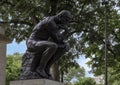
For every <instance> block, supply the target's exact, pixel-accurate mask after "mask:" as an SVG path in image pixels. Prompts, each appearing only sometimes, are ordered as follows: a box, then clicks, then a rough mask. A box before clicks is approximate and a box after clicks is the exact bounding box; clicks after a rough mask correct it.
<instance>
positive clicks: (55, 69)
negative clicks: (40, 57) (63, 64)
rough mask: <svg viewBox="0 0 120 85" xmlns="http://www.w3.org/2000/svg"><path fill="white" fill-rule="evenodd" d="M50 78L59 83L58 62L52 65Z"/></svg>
mask: <svg viewBox="0 0 120 85" xmlns="http://www.w3.org/2000/svg"><path fill="white" fill-rule="evenodd" d="M52 77H53V79H54V80H55V81H60V74H59V64H58V62H56V63H55V64H53V65H52Z"/></svg>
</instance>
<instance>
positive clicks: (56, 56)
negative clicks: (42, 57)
mask: <svg viewBox="0 0 120 85" xmlns="http://www.w3.org/2000/svg"><path fill="white" fill-rule="evenodd" d="M65 52H66V50H65V49H63V48H60V47H58V49H57V51H56V52H55V54H54V55H53V56H52V58H51V59H50V60H49V61H48V63H47V65H46V69H45V71H46V73H47V74H48V75H49V78H50V79H52V77H51V75H50V67H51V65H52V64H54V63H55V62H56V61H58V60H59V59H60V58H61V57H62V56H63V55H64V54H65Z"/></svg>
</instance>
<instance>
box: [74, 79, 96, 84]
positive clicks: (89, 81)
mask: <svg viewBox="0 0 120 85" xmlns="http://www.w3.org/2000/svg"><path fill="white" fill-rule="evenodd" d="M74 85H97V84H96V82H95V81H94V80H93V79H92V78H86V77H84V78H79V80H78V81H76V82H75V83H74Z"/></svg>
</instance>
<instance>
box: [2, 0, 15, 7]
mask: <svg viewBox="0 0 120 85" xmlns="http://www.w3.org/2000/svg"><path fill="white" fill-rule="evenodd" d="M4 4H8V5H10V6H15V5H13V4H12V3H11V2H8V1H7V0H5V1H2V2H1V3H0V5H1V6H2V5H4Z"/></svg>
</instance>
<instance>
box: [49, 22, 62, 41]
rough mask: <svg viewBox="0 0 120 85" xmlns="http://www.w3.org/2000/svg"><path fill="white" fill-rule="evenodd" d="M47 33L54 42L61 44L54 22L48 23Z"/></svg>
mask: <svg viewBox="0 0 120 85" xmlns="http://www.w3.org/2000/svg"><path fill="white" fill-rule="evenodd" d="M47 32H48V34H49V35H50V37H51V38H52V39H53V40H54V41H55V42H61V41H62V38H61V37H60V36H59V35H58V27H57V26H56V24H54V22H49V23H48V27H47Z"/></svg>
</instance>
